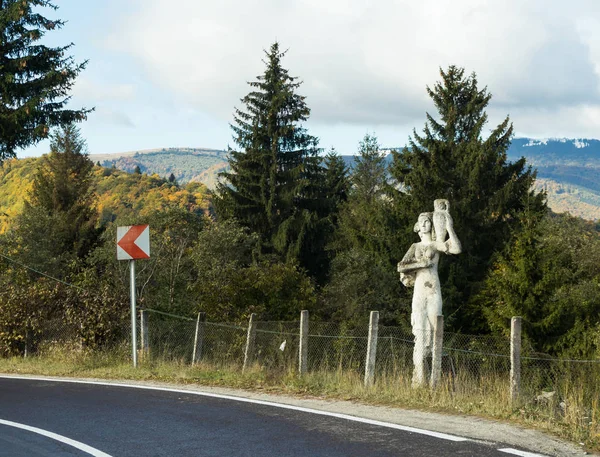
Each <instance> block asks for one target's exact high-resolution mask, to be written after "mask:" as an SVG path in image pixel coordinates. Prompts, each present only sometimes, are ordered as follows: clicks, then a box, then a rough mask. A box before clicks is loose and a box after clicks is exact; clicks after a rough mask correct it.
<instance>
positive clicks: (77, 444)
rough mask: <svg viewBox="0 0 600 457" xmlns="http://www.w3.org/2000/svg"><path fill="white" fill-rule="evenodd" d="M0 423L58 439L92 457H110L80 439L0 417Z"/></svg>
mask: <svg viewBox="0 0 600 457" xmlns="http://www.w3.org/2000/svg"><path fill="white" fill-rule="evenodd" d="M0 425H7V426H9V427H14V428H20V429H21V430H27V431H28V432H33V433H37V434H38V435H43V436H45V437H47V438H51V439H53V440H56V441H60V442H61V443H64V444H68V445H69V446H72V447H74V448H76V449H79V450H80V451H83V452H86V453H88V454H90V455H92V456H94V457H112V456H111V455H109V454H107V453H106V452H102V451H99V450H98V449H96V448H93V447H91V446H88V445H87V444H84V443H82V442H80V441H75V440H72V439H71V438H67V437H66V436H62V435H59V434H57V433H52V432H49V431H48V430H44V429H41V428H37V427H31V426H30V425H25V424H19V423H18V422H11V421H7V420H4V419H0Z"/></svg>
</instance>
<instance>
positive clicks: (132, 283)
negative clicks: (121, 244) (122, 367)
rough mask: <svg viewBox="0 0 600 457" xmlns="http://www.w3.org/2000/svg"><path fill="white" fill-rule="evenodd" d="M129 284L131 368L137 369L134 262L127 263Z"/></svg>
mask: <svg viewBox="0 0 600 457" xmlns="http://www.w3.org/2000/svg"><path fill="white" fill-rule="evenodd" d="M129 275H130V278H129V282H130V287H131V355H132V359H131V360H133V368H137V329H136V327H137V326H136V322H135V320H136V316H137V313H136V311H135V260H133V259H131V260H130V261H129Z"/></svg>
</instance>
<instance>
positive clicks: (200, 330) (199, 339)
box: [192, 313, 206, 365]
mask: <svg viewBox="0 0 600 457" xmlns="http://www.w3.org/2000/svg"><path fill="white" fill-rule="evenodd" d="M205 322H206V313H198V318H197V319H196V333H195V334H194V352H193V353H192V365H195V364H196V363H198V362H199V361H200V359H201V358H202V345H203V344H204V323H205Z"/></svg>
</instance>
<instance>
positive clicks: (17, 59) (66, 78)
mask: <svg viewBox="0 0 600 457" xmlns="http://www.w3.org/2000/svg"><path fill="white" fill-rule="evenodd" d="M41 7H48V8H51V9H57V7H56V6H55V5H53V4H52V3H51V2H50V1H48V0H0V162H2V161H3V160H4V159H6V158H9V157H14V155H15V151H16V150H17V149H19V148H25V147H28V146H31V145H32V144H36V143H37V142H39V141H40V140H42V139H44V138H46V137H47V136H48V133H49V131H50V128H51V127H53V126H64V125H67V124H70V123H72V122H74V121H80V120H82V119H84V118H85V117H86V115H87V113H89V112H90V111H91V110H88V109H85V108H83V109H80V110H71V109H66V105H67V103H68V101H69V96H68V93H69V90H70V89H71V87H72V86H73V84H74V82H75V78H76V77H77V75H78V74H79V72H81V70H83V69H84V68H85V65H86V62H83V63H81V64H76V63H74V61H73V58H72V57H71V56H67V55H65V54H66V53H67V52H68V50H69V49H70V48H71V46H72V44H68V45H66V46H61V47H54V48H53V47H48V46H44V45H42V44H40V43H39V41H40V40H41V39H42V37H43V36H44V34H45V33H46V32H47V31H50V30H55V29H59V28H61V27H62V26H63V25H64V22H63V21H61V20H53V19H47V18H45V17H44V16H42V15H41V14H40V13H39V8H41Z"/></svg>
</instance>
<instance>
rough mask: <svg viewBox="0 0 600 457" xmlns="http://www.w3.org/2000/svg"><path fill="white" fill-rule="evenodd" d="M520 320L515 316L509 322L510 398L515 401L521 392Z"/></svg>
mask: <svg viewBox="0 0 600 457" xmlns="http://www.w3.org/2000/svg"><path fill="white" fill-rule="evenodd" d="M521 321H522V319H521V318H520V317H518V316H515V317H513V318H512V319H511V322H510V400H511V401H512V402H516V401H517V400H518V398H519V395H520V393H521Z"/></svg>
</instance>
